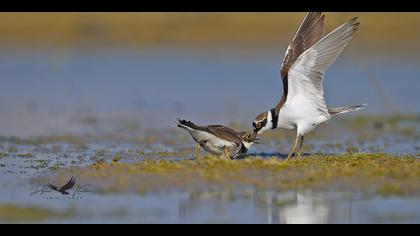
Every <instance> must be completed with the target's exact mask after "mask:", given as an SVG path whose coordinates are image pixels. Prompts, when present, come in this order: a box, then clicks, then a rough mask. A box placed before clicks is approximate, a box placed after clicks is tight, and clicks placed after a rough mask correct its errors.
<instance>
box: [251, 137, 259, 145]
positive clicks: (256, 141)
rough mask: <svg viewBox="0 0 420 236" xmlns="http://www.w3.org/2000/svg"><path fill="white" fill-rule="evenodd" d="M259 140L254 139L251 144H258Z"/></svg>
mask: <svg viewBox="0 0 420 236" xmlns="http://www.w3.org/2000/svg"><path fill="white" fill-rule="evenodd" d="M259 140H260V139H258V138H255V139H254V140H253V141H252V142H253V143H254V144H260V142H258V141H259Z"/></svg>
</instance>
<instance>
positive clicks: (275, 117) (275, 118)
mask: <svg viewBox="0 0 420 236" xmlns="http://www.w3.org/2000/svg"><path fill="white" fill-rule="evenodd" d="M270 112H271V122H272V123H273V128H272V129H275V128H277V122H278V121H279V114H277V113H276V109H274V108H273V109H271V110H270Z"/></svg>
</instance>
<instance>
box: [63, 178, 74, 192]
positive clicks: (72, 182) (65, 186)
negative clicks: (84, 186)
mask: <svg viewBox="0 0 420 236" xmlns="http://www.w3.org/2000/svg"><path fill="white" fill-rule="evenodd" d="M75 184H76V178H74V177H71V179H70V181H69V182H68V183H67V184H65V185H64V186H63V187H61V189H60V190H61V191H66V190H69V189H71V188H73V187H74V185H75Z"/></svg>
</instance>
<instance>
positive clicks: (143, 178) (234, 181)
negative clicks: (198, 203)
mask: <svg viewBox="0 0 420 236" xmlns="http://www.w3.org/2000/svg"><path fill="white" fill-rule="evenodd" d="M62 171H63V172H64V173H63V174H66V172H72V173H73V174H75V173H76V174H77V175H78V176H80V177H81V178H87V179H92V180H95V182H98V183H103V186H101V187H102V191H104V192H107V191H111V192H113V191H128V190H135V191H137V192H143V193H144V192H149V191H165V190H171V189H184V190H196V188H210V189H211V188H213V187H215V188H236V187H240V186H247V187H249V186H251V187H255V188H259V189H264V190H277V191H282V190H290V189H296V188H344V189H347V188H351V189H357V190H360V191H366V192H367V193H372V192H373V193H375V194H381V195H389V194H399V195H404V194H418V193H419V191H420V159H418V158H416V157H411V156H398V157H396V156H390V155H387V154H347V155H328V156H326V155H311V156H306V157H305V158H303V159H295V160H291V161H286V160H283V159H279V158H277V157H272V158H261V157H255V158H247V159H243V160H235V161H232V160H228V159H223V158H216V157H206V158H204V159H203V160H202V161H197V160H184V161H168V160H164V159H162V160H156V159H146V160H145V161H143V162H139V163H135V164H125V163H120V162H118V163H117V162H112V163H107V162H100V163H96V164H94V165H91V166H89V167H86V168H73V169H68V170H62ZM67 174H68V173H67Z"/></svg>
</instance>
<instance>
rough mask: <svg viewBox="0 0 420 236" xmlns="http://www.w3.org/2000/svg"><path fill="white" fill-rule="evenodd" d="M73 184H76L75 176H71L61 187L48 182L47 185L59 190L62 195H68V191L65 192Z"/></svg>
mask: <svg viewBox="0 0 420 236" xmlns="http://www.w3.org/2000/svg"><path fill="white" fill-rule="evenodd" d="M75 184H76V178H74V177H71V179H70V181H69V182H68V183H67V184H65V185H64V186H63V187H61V188H60V189H59V188H58V187H56V186H54V185H52V184H50V183H48V187H49V188H50V189H52V190H54V191H57V192H60V193H61V194H63V195H68V194H69V192H67V190H70V189H72V188H73V187H74V185H75Z"/></svg>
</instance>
